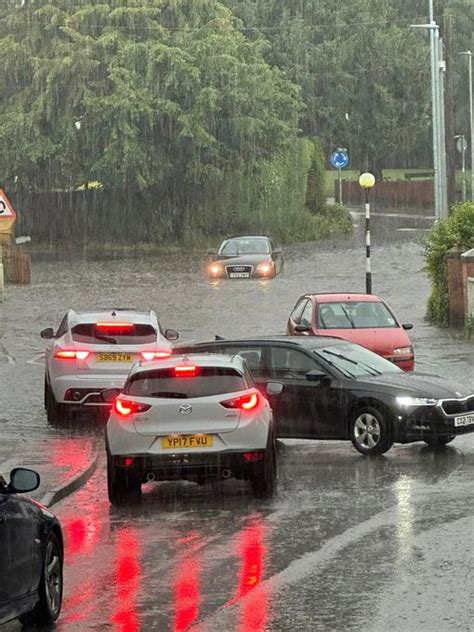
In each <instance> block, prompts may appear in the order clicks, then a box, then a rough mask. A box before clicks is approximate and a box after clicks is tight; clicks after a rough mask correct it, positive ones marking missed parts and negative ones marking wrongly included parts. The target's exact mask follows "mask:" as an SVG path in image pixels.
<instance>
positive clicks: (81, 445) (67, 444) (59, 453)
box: [48, 438, 90, 477]
mask: <svg viewBox="0 0 474 632" xmlns="http://www.w3.org/2000/svg"><path fill="white" fill-rule="evenodd" d="M48 451H49V454H50V456H51V462H52V464H53V465H54V467H56V468H58V469H62V470H64V472H63V473H62V474H63V477H66V476H67V477H69V476H71V474H75V473H76V472H79V471H80V470H82V469H83V468H84V467H85V466H86V465H87V463H88V458H89V453H90V444H89V443H88V442H86V441H83V442H81V441H80V440H79V441H78V439H62V438H61V439H51V440H50V441H49V442H48Z"/></svg>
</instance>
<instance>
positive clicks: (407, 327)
mask: <svg viewBox="0 0 474 632" xmlns="http://www.w3.org/2000/svg"><path fill="white" fill-rule="evenodd" d="M402 327H403V329H405V330H406V329H413V323H403V325H402Z"/></svg>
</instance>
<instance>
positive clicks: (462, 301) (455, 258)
mask: <svg viewBox="0 0 474 632" xmlns="http://www.w3.org/2000/svg"><path fill="white" fill-rule="evenodd" d="M447 262H448V305H449V324H450V325H451V326H453V327H456V326H460V325H464V324H465V322H466V316H467V315H468V312H469V296H468V279H469V278H471V279H473V278H474V248H473V249H472V250H468V251H467V252H464V253H463V251H462V250H461V249H459V248H451V250H449V252H448V254H447ZM471 300H472V299H471Z"/></svg>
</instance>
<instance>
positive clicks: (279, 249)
mask: <svg viewBox="0 0 474 632" xmlns="http://www.w3.org/2000/svg"><path fill="white" fill-rule="evenodd" d="M281 253H282V250H281V248H275V250H274V251H273V253H272V254H274V255H281Z"/></svg>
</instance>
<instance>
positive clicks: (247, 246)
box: [219, 239, 270, 255]
mask: <svg viewBox="0 0 474 632" xmlns="http://www.w3.org/2000/svg"><path fill="white" fill-rule="evenodd" d="M219 254H220V255H268V254H270V247H269V244H268V241H267V240H266V239H229V240H228V241H226V242H224V244H223V245H222V246H221V248H220V250H219Z"/></svg>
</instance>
